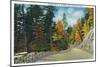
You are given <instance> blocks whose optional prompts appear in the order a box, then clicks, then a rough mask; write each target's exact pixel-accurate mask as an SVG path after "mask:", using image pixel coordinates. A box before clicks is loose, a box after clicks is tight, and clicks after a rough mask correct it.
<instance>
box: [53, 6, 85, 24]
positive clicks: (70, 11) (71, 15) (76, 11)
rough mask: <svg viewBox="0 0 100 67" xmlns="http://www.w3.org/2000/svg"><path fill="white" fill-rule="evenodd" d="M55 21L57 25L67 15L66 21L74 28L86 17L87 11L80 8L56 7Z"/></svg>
mask: <svg viewBox="0 0 100 67" xmlns="http://www.w3.org/2000/svg"><path fill="white" fill-rule="evenodd" d="M55 9H56V11H55V12H54V16H55V17H54V18H53V21H54V22H56V23H57V21H58V19H60V20H62V18H63V14H64V13H65V14H66V19H67V20H66V21H67V23H68V24H69V25H71V26H73V25H74V24H75V23H76V21H77V20H78V19H79V18H83V17H85V14H86V9H85V8H80V7H56V8H55Z"/></svg>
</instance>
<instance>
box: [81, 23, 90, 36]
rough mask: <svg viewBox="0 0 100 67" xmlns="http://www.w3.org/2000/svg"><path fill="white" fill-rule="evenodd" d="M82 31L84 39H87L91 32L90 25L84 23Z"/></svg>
mask: <svg viewBox="0 0 100 67" xmlns="http://www.w3.org/2000/svg"><path fill="white" fill-rule="evenodd" d="M82 31H83V32H84V37H85V36H86V35H87V33H88V32H89V24H87V23H84V26H83V28H82Z"/></svg>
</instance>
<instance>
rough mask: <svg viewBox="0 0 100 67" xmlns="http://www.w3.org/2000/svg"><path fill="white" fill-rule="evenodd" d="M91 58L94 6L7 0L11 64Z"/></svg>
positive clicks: (67, 61)
mask: <svg viewBox="0 0 100 67" xmlns="http://www.w3.org/2000/svg"><path fill="white" fill-rule="evenodd" d="M84 61H95V6H89V5H88V6H87V5H75V4H72V5H71V4H57V3H55V4H54V3H42V2H19V1H12V2H11V65H12V66H17V65H38V64H54V63H69V62H84Z"/></svg>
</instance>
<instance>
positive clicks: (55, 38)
mask: <svg viewBox="0 0 100 67" xmlns="http://www.w3.org/2000/svg"><path fill="white" fill-rule="evenodd" d="M52 38H53V40H54V41H55V40H59V39H61V38H62V37H61V35H58V34H54V35H53V36H52Z"/></svg>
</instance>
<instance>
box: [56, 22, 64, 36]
mask: <svg viewBox="0 0 100 67" xmlns="http://www.w3.org/2000/svg"><path fill="white" fill-rule="evenodd" d="M57 32H58V33H59V34H61V35H62V36H63V35H64V25H63V22H62V21H61V20H59V21H58V23H57Z"/></svg>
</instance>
